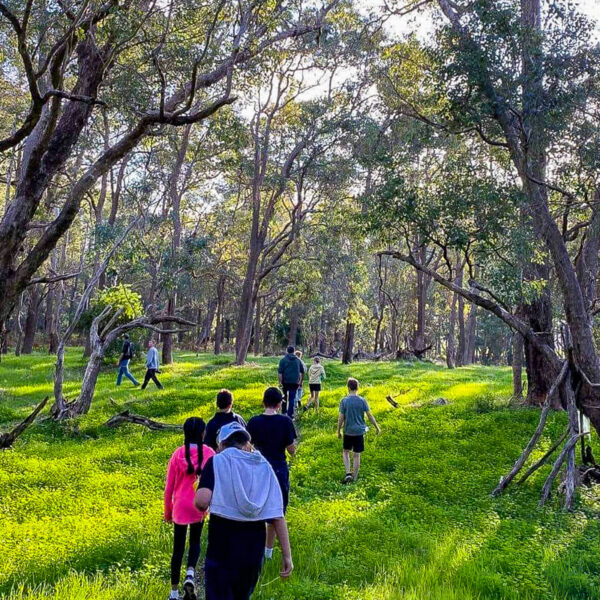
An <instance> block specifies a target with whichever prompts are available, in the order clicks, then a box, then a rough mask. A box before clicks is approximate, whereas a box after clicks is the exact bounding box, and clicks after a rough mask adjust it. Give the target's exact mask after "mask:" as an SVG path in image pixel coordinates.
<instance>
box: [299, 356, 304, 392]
mask: <svg viewBox="0 0 600 600" xmlns="http://www.w3.org/2000/svg"><path fill="white" fill-rule="evenodd" d="M303 381H304V363H303V362H302V361H300V378H299V380H298V385H299V386H300V387H302V382H303Z"/></svg>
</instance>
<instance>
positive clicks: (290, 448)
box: [247, 387, 298, 558]
mask: <svg viewBox="0 0 600 600" xmlns="http://www.w3.org/2000/svg"><path fill="white" fill-rule="evenodd" d="M282 401H283V396H282V394H281V392H280V391H279V389H277V388H275V387H270V388H268V389H267V390H265V393H264V397H263V404H264V406H265V411H264V413H263V414H262V415H258V416H256V417H252V418H251V419H250V420H249V421H248V427H247V429H248V433H249V434H250V437H251V439H252V444H253V445H254V446H255V447H256V449H257V450H258V451H259V452H260V453H261V454H262V455H263V456H264V457H265V458H266V459H267V460H268V461H269V463H270V465H271V466H272V467H273V471H274V472H275V476H276V477H277V481H279V485H280V487H281V495H282V496H283V510H284V512H285V509H286V508H287V505H288V501H289V493H290V472H289V468H288V464H287V460H286V451H287V452H288V453H289V454H290V456H294V454H296V445H295V443H294V442H295V440H296V438H297V437H298V436H297V434H296V429H295V427H294V423H293V421H292V419H290V417H288V416H287V415H283V414H279V410H280V408H281V402H282ZM274 542H275V530H274V529H273V527H272V526H270V525H269V527H267V541H266V545H265V557H266V558H271V557H272V556H273V544H274Z"/></svg>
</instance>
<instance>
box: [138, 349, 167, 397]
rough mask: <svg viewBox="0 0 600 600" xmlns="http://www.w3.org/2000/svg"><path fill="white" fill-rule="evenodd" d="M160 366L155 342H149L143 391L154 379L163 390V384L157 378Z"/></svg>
mask: <svg viewBox="0 0 600 600" xmlns="http://www.w3.org/2000/svg"><path fill="white" fill-rule="evenodd" d="M159 366H160V364H159V361H158V350H157V349H156V346H155V345H154V341H153V340H150V341H149V342H148V354H147V355H146V374H145V375H144V383H142V389H143V390H145V389H146V386H147V385H148V382H149V381H150V380H151V379H152V381H154V383H155V384H156V387H157V388H158V389H159V390H162V389H163V384H162V383H161V382H160V381H159V380H158V377H157V376H156V374H157V373H160V371H159V370H158V367H159Z"/></svg>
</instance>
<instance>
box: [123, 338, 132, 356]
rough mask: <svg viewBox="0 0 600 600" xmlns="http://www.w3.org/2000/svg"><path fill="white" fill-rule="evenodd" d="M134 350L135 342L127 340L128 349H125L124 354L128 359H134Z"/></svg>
mask: <svg viewBox="0 0 600 600" xmlns="http://www.w3.org/2000/svg"><path fill="white" fill-rule="evenodd" d="M134 352H135V346H134V345H133V342H130V341H128V342H127V349H126V350H124V351H123V356H124V357H125V358H126V359H127V360H129V359H132V358H133V353H134Z"/></svg>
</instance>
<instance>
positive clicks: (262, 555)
mask: <svg viewBox="0 0 600 600" xmlns="http://www.w3.org/2000/svg"><path fill="white" fill-rule="evenodd" d="M292 356H293V358H292ZM315 365H316V366H317V367H320V368H316V369H314V373H313V375H314V377H312V379H313V380H316V379H317V371H318V380H319V383H318V384H317V383H310V381H311V374H310V369H309V372H308V376H309V386H317V385H318V386H319V387H318V389H317V388H315V389H312V388H311V400H309V403H314V404H315V406H317V407H318V402H319V394H318V392H320V382H321V379H322V378H324V376H325V372H324V370H323V366H322V365H321V364H320V360H317V359H315V363H314V364H313V365H312V366H311V369H312V368H313V367H314V366H315ZM278 371H279V381H280V384H281V386H282V387H283V390H284V393H282V392H281V390H280V389H279V388H277V387H269V388H267V389H266V390H265V392H264V394H263V401H262V403H263V412H262V413H261V414H259V415H257V416H254V417H252V418H251V419H250V420H249V421H248V422H247V423H246V421H245V420H244V419H243V417H241V416H240V415H239V414H237V413H235V412H234V411H233V403H234V399H233V395H232V393H231V392H230V391H229V390H226V389H223V390H221V391H220V392H219V393H218V394H217V398H216V405H217V411H216V413H215V415H214V416H213V417H212V418H211V419H210V420H209V421H208V423H207V424H205V423H204V421H203V420H202V419H201V418H199V417H191V418H189V419H187V420H186V422H185V424H184V428H183V433H184V445H183V446H181V447H180V448H178V449H177V450H175V452H174V453H173V455H172V456H171V459H170V461H169V465H168V468H167V479H166V484H165V495H164V500H165V509H164V518H165V521H167V522H168V523H172V524H173V528H174V539H173V554H172V559H171V586H172V589H171V593H170V596H169V598H170V599H171V600H174V599H176V598H179V584H180V578H181V566H182V563H183V558H184V554H185V542H186V538H189V549H188V556H187V571H186V575H185V579H184V583H183V591H184V598H185V599H186V600H194V599H195V597H196V582H195V575H196V573H195V571H196V565H197V563H198V559H199V556H200V539H201V534H202V529H203V523H204V519H205V517H206V514H207V512H208V511H210V520H209V522H208V544H207V549H206V558H205V561H204V587H205V593H206V600H249V598H250V597H251V595H252V593H253V592H254V589H255V587H256V584H257V582H258V578H259V576H260V572H261V570H262V567H263V564H264V561H265V560H270V559H271V558H272V557H273V547H274V545H275V540H276V539H278V540H279V545H280V547H281V555H282V557H281V561H282V563H281V569H280V575H281V577H284V578H286V577H289V576H290V574H291V573H292V570H293V568H294V566H293V562H292V553H291V547H290V541H289V535H288V528H287V522H286V519H285V513H286V509H287V505H288V500H289V491H290V479H289V467H288V457H293V456H294V455H295V454H296V451H297V442H298V435H297V432H296V427H295V425H294V422H293V420H292V417H293V415H294V410H295V409H296V407H297V403H298V402H299V400H298V399H299V398H301V397H302V394H301V393H300V395H298V392H299V390H301V389H302V383H303V379H304V373H305V372H306V366H305V365H304V364H303V363H302V362H301V356H297V355H296V353H295V350H294V348H293V347H290V348H288V351H287V353H286V356H285V357H284V358H283V359H282V361H281V362H280V364H279V369H278ZM294 374H295V375H294ZM284 402H285V404H284ZM339 410H340V414H339V418H338V436H340V437H341V435H342V431H343V433H344V442H343V456H344V465H345V468H346V471H345V473H346V474H345V477H344V479H343V480H342V481H343V483H350V482H351V481H356V479H357V478H358V472H359V468H360V454H361V452H362V451H363V450H364V434H365V433H366V426H365V423H364V416H365V415H367V417H368V418H369V420H370V421H371V423H373V425H374V427H375V428H376V430H377V433H379V432H380V429H379V426H378V424H377V422H376V420H375V418H374V417H373V415H372V414H371V412H370V409H369V406H368V404H367V402H366V400H365V399H364V398H362V397H360V396H359V395H358V381H357V380H356V379H352V378H350V379H349V380H348V395H347V396H345V397H344V398H343V399H342V401H341V403H340V409H339ZM290 412H291V415H290ZM361 422H362V426H361ZM351 452H352V454H353V463H352V470H351V466H350V465H351V462H350V459H351V456H350V453H351ZM188 532H189V535H188Z"/></svg>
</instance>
